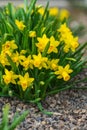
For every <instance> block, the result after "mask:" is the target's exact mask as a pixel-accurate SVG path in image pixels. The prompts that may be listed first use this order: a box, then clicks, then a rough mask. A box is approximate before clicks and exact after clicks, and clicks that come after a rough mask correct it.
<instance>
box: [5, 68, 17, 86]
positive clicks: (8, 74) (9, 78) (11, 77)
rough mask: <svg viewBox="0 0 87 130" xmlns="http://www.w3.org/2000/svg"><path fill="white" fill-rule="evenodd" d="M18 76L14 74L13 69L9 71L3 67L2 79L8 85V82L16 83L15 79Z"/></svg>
mask: <svg viewBox="0 0 87 130" xmlns="http://www.w3.org/2000/svg"><path fill="white" fill-rule="evenodd" d="M17 78H18V76H17V75H16V74H14V72H13V71H9V70H7V69H5V75H3V79H4V82H5V84H6V85H8V84H9V83H12V84H16V81H15V79H17Z"/></svg>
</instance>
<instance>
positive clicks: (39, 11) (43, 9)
mask: <svg viewBox="0 0 87 130" xmlns="http://www.w3.org/2000/svg"><path fill="white" fill-rule="evenodd" d="M44 11H45V8H44V7H40V8H39V9H38V13H40V14H41V15H43V14H44Z"/></svg>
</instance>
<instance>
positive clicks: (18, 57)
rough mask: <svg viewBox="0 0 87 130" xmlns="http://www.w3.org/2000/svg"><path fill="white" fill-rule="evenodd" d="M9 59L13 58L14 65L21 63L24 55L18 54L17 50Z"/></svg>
mask: <svg viewBox="0 0 87 130" xmlns="http://www.w3.org/2000/svg"><path fill="white" fill-rule="evenodd" d="M11 59H12V60H13V62H14V63H16V66H18V65H19V64H21V62H22V61H24V60H25V56H24V55H22V54H19V53H18V52H17V51H16V52H15V53H13V54H12V56H11Z"/></svg>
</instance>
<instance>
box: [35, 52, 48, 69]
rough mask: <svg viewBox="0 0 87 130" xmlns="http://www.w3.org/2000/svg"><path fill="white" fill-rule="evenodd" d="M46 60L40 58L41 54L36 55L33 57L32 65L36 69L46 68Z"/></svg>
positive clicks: (45, 58)
mask: <svg viewBox="0 0 87 130" xmlns="http://www.w3.org/2000/svg"><path fill="white" fill-rule="evenodd" d="M47 60H48V58H47V57H42V55H41V53H39V54H38V55H33V65H34V66H35V67H37V68H38V69H41V68H42V67H44V68H47V65H46V62H47Z"/></svg>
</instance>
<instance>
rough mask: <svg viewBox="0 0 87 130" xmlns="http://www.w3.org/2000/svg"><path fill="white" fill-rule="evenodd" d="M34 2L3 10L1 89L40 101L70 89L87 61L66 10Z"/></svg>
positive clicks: (0, 43)
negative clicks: (69, 22) (70, 24)
mask: <svg viewBox="0 0 87 130" xmlns="http://www.w3.org/2000/svg"><path fill="white" fill-rule="evenodd" d="M35 3H36V0H33V1H31V3H30V5H29V6H28V3H27V1H25V7H24V8H23V7H14V6H13V5H12V4H8V5H7V6H6V7H4V8H3V9H2V10H1V13H0V14H1V15H0V20H1V24H0V90H1V92H2V93H3V94H8V95H11V96H14V95H16V96H18V97H19V98H21V99H23V100H29V101H33V102H38V101H40V100H42V99H43V98H44V97H45V96H47V95H48V94H52V93H56V92H58V91H59V90H63V89H65V88H67V85H68V84H70V83H71V79H72V78H73V77H74V76H76V74H78V73H79V72H80V70H81V69H82V66H83V65H84V64H85V61H82V54H83V49H84V47H85V46H86V45H84V47H80V44H79V43H78V37H76V36H74V33H73V32H72V31H71V29H70V27H68V25H67V22H66V21H67V20H68V16H69V13H68V11H67V10H61V11H60V10H59V9H58V8H49V7H48V4H47V6H46V8H43V7H42V6H35ZM77 70H78V71H77ZM9 92H10V93H9Z"/></svg>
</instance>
